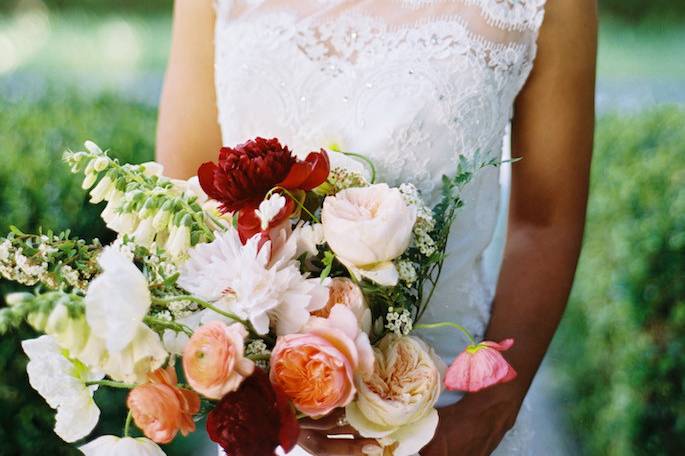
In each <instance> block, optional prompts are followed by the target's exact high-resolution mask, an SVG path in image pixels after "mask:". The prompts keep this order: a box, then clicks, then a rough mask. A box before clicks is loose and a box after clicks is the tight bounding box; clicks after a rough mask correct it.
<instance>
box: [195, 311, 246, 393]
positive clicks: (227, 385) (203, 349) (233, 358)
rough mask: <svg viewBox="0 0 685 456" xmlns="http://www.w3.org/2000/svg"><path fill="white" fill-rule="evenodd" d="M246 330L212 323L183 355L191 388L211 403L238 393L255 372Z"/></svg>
mask: <svg viewBox="0 0 685 456" xmlns="http://www.w3.org/2000/svg"><path fill="white" fill-rule="evenodd" d="M246 336H247V330H246V329H245V327H244V326H243V325H241V324H240V323H234V324H232V325H230V326H227V325H226V324H225V323H223V322H220V321H213V322H210V323H207V324H205V325H203V326H201V327H200V328H199V329H198V330H197V331H195V333H194V334H193V336H192V337H191V338H190V340H189V341H188V344H187V345H186V347H185V350H184V351H183V370H184V371H185V374H186V378H187V380H188V383H190V386H192V387H193V389H194V390H195V391H197V392H198V393H200V394H202V395H204V396H205V397H208V398H210V399H221V398H222V397H223V396H224V395H226V394H227V393H230V392H232V391H236V390H237V389H238V387H239V386H240V384H241V383H242V381H243V380H244V379H245V378H246V377H248V376H250V375H251V374H252V372H253V371H254V362H252V361H251V360H249V359H247V358H245V356H244V351H245V337H246Z"/></svg>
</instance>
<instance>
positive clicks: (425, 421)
mask: <svg viewBox="0 0 685 456" xmlns="http://www.w3.org/2000/svg"><path fill="white" fill-rule="evenodd" d="M374 351H375V356H376V362H375V366H374V371H373V374H371V375H366V376H361V375H358V376H356V377H355V384H356V387H357V398H356V399H355V401H354V402H351V403H350V404H349V405H348V406H347V407H346V408H345V411H346V414H347V420H348V421H349V423H350V424H351V425H352V426H353V427H354V428H355V429H356V430H357V431H359V433H360V434H361V435H362V436H364V437H367V438H374V439H377V440H378V442H379V443H380V444H381V445H383V446H384V447H393V455H395V456H409V455H414V454H416V453H418V452H419V450H421V448H423V447H424V446H425V445H427V444H428V443H429V442H430V441H431V439H432V438H433V435H434V434H435V429H436V428H437V426H438V412H437V410H435V407H434V406H435V402H436V401H437V400H438V396H439V395H440V392H441V391H442V377H443V375H444V372H445V368H446V366H445V364H444V363H443V362H442V361H441V360H440V359H439V358H438V357H437V355H435V353H434V352H433V350H432V349H431V348H430V347H428V346H427V345H426V344H425V343H424V342H423V341H421V340H420V339H418V338H416V337H411V336H403V337H399V336H395V335H389V336H386V337H385V338H384V339H383V340H381V342H380V343H378V345H377V346H376V347H375V348H374Z"/></svg>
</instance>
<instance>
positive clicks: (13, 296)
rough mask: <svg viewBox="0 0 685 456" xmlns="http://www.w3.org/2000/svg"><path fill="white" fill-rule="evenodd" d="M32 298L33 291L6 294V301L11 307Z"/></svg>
mask: <svg viewBox="0 0 685 456" xmlns="http://www.w3.org/2000/svg"><path fill="white" fill-rule="evenodd" d="M32 299H33V295H32V294H31V293H9V294H8V295H7V296H5V302H6V303H7V305H8V306H10V307H12V306H16V305H19V304H21V303H23V302H26V301H30V300H32Z"/></svg>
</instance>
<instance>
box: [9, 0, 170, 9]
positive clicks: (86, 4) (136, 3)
mask: <svg viewBox="0 0 685 456" xmlns="http://www.w3.org/2000/svg"><path fill="white" fill-rule="evenodd" d="M42 1H43V3H45V5H46V6H47V7H48V8H50V9H52V10H55V11H61V10H68V9H83V10H87V11H95V12H103V11H110V12H111V11H127V12H134V11H135V12H157V11H166V12H170V11H171V9H172V8H173V0H144V1H141V0H42ZM17 3H19V1H18V0H9V1H8V2H3V3H2V4H0V11H3V10H8V9H12V8H14V7H15V6H16V4H17Z"/></svg>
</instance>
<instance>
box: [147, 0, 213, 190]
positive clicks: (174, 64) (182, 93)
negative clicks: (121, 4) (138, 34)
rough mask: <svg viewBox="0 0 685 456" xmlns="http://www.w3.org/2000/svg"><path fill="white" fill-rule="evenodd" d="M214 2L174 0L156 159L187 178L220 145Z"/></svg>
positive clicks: (171, 173)
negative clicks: (215, 79)
mask: <svg viewBox="0 0 685 456" xmlns="http://www.w3.org/2000/svg"><path fill="white" fill-rule="evenodd" d="M214 21H215V18H214V7H213V5H212V0H176V1H175V4H174V22H173V34H172V41H171V53H170V56H169V64H168V67H167V72H166V77H165V78H164V88H163V89H162V99H161V101H160V106H159V121H158V125H157V160H158V161H159V162H160V163H162V164H163V165H164V166H165V172H166V174H167V175H169V176H170V177H177V178H187V177H190V176H192V175H194V174H195V173H196V170H197V168H198V166H199V165H200V164H201V163H202V162H204V161H207V160H210V159H213V158H215V157H216V154H217V151H218V150H219V148H220V147H221V132H220V130H219V125H218V122H217V110H216V94H215V91H214Z"/></svg>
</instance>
